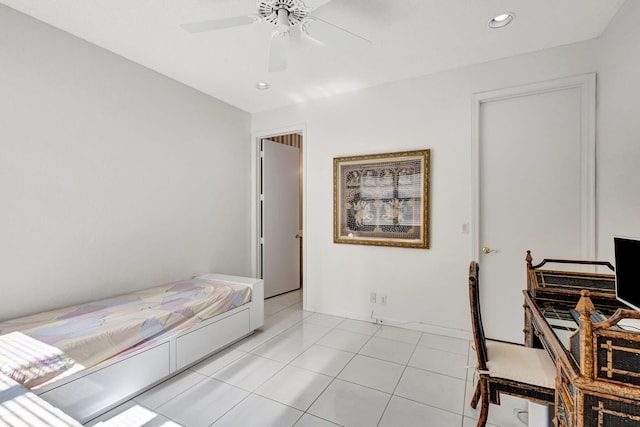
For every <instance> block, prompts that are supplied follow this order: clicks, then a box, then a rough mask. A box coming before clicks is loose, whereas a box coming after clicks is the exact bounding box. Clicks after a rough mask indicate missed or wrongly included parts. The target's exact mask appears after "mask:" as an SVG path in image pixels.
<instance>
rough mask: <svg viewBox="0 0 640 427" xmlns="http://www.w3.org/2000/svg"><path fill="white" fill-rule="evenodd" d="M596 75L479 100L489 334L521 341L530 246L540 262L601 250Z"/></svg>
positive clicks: (481, 243)
mask: <svg viewBox="0 0 640 427" xmlns="http://www.w3.org/2000/svg"><path fill="white" fill-rule="evenodd" d="M571 82H573V80H571V81H570V82H569V83H571ZM592 83H593V80H592V78H586V79H584V80H582V79H578V81H577V82H576V83H575V84H574V83H571V84H568V82H566V81H560V82H559V83H558V84H557V85H553V84H545V85H543V87H541V88H538V90H533V91H531V90H530V88H526V90H525V91H524V93H518V91H517V89H516V90H515V91H513V92H512V93H511V94H509V95H507V96H498V97H497V98H495V99H488V100H485V101H483V102H480V103H479V105H478V157H479V159H478V161H479V166H478V168H479V171H478V172H479V173H478V179H479V185H478V193H479V194H478V197H479V215H478V219H479V227H478V236H477V246H478V247H477V248H476V251H477V252H476V253H477V257H478V258H479V260H480V266H481V272H480V285H481V306H482V311H483V322H484V327H485V330H486V333H487V336H488V337H491V338H496V339H501V340H506V341H512V342H519V343H521V342H523V333H522V327H523V318H524V314H523V309H522V303H523V295H522V290H523V289H525V288H526V267H525V255H526V250H528V249H529V250H531V251H532V253H533V256H534V257H535V259H536V260H537V261H540V260H541V259H542V258H569V259H576V258H586V257H589V256H590V255H591V254H592V253H593V246H594V241H595V237H594V234H595V233H594V230H593V228H594V227H593V222H594V218H593V211H594V209H593V202H594V197H595V196H594V194H595V188H594V185H593V179H592V177H591V176H590V175H591V174H592V173H593V164H592V163H593V162H594V161H595V160H594V156H595V153H593V152H592V151H594V150H593V144H592V143H593V141H592V139H591V136H592V135H591V134H590V129H591V126H592V123H590V120H592V116H591V115H590V114H589V111H591V107H592V104H591V102H592V99H593V98H592V96H593V94H594V93H593V91H592V90H593V89H594V88H595V85H594V84H592ZM503 95H504V94H503ZM483 248H484V251H483V250H482V249H483Z"/></svg>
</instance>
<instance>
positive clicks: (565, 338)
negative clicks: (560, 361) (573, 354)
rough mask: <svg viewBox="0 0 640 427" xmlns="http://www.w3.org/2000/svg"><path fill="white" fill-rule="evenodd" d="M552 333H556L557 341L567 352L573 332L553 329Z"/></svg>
mask: <svg viewBox="0 0 640 427" xmlns="http://www.w3.org/2000/svg"><path fill="white" fill-rule="evenodd" d="M553 332H555V333H556V336H557V337H558V339H559V340H560V343H561V344H562V345H563V346H564V348H566V349H567V350H569V349H570V348H571V347H570V345H571V344H570V342H571V335H573V333H574V332H575V331H569V330H567V329H557V328H554V329H553Z"/></svg>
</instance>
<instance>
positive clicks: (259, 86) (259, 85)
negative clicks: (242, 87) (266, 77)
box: [256, 82, 271, 90]
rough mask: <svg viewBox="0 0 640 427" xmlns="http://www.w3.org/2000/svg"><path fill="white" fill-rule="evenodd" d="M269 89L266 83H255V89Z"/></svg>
mask: <svg viewBox="0 0 640 427" xmlns="http://www.w3.org/2000/svg"><path fill="white" fill-rule="evenodd" d="M270 87H271V85H270V84H269V83H267V82H258V83H256V89H260V90H267V89H269V88H270Z"/></svg>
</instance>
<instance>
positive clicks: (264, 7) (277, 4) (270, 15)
mask: <svg viewBox="0 0 640 427" xmlns="http://www.w3.org/2000/svg"><path fill="white" fill-rule="evenodd" d="M258 11H259V13H260V16H262V18H263V19H264V20H265V21H267V22H270V23H272V24H273V25H278V26H285V27H293V26H295V25H298V24H299V23H301V22H302V21H303V20H304V19H305V18H306V17H307V12H308V11H309V8H307V6H305V4H304V3H303V2H302V1H301V0H258Z"/></svg>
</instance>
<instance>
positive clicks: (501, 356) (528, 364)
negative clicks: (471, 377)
mask: <svg viewBox="0 0 640 427" xmlns="http://www.w3.org/2000/svg"><path fill="white" fill-rule="evenodd" d="M486 343H487V359H488V361H487V368H488V370H489V375H490V376H492V377H498V378H505V379H508V380H513V381H518V382H523V383H527V384H532V385H537V386H542V387H547V388H555V377H556V367H555V365H554V364H553V361H552V360H551V358H550V357H549V355H548V354H547V352H546V351H545V350H543V349H539V348H530V347H523V346H521V345H516V344H509V343H504V342H499V341H489V340H487V341H486Z"/></svg>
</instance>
